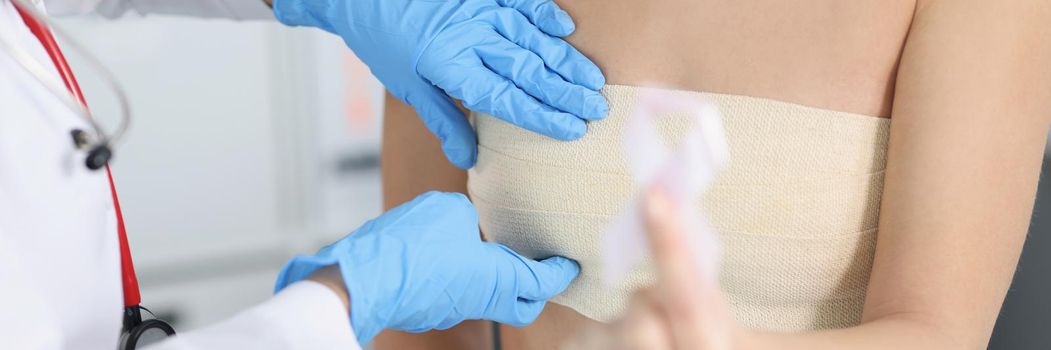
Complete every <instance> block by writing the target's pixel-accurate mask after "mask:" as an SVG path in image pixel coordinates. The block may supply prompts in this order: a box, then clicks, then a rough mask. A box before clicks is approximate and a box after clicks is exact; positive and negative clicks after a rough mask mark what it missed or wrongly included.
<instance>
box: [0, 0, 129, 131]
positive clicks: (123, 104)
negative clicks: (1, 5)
mask: <svg viewBox="0 0 1051 350" xmlns="http://www.w3.org/2000/svg"><path fill="white" fill-rule="evenodd" d="M11 2H12V4H13V5H15V8H16V9H18V10H19V12H20V13H21V14H23V15H24V16H29V17H30V18H32V20H33V21H35V22H36V23H38V24H39V26H38V28H36V29H35V30H43V31H49V32H50V33H54V35H55V36H56V37H58V38H60V39H62V41H63V45H65V46H67V47H71V48H73V50H74V51H77V52H80V53H81V55H82V59H83V60H84V61H85V62H86V63H87V64H88V65H89V66H91V67H92V68H93V69H94V70H95V71H97V72H98V74H99V76H100V77H101V78H102V81H103V82H105V83H106V85H108V86H109V87H110V89H112V90H113V92H114V95H115V97H116V99H117V105H118V107H119V111H120V122H119V124H118V125H117V128H116V129H115V130H114V131H113V133H106V132H105V131H104V129H103V128H102V126H101V125H100V124H99V122H98V121H97V120H96V119H95V118H93V115H92V113H91V112H90V111H89V110H88V108H87V105H86V104H84V103H82V102H81V101H83V95H81V94H80V91H79V89H76V88H74V87H72V86H69V84H64V83H63V82H62V81H58V80H56V79H53V75H52V74H51V71H50V69H49V68H47V67H45V66H44V65H43V64H42V63H41V62H39V61H37V60H36V59H35V58H34V57H33V56H32V55H31V54H30V53H29V52H27V51H26V50H22V49H19V48H18V47H16V46H15V45H13V44H11V43H10V42H9V41H7V40H5V38H4V36H3V35H0V49H3V50H4V51H5V52H7V53H8V54H9V55H10V56H11V57H12V58H14V60H15V62H17V63H18V64H19V65H21V66H22V67H23V68H24V69H25V70H26V71H27V72H29V73H30V74H32V75H33V76H34V77H35V78H36V79H37V80H38V81H40V83H41V84H42V85H44V87H46V88H47V89H48V90H49V91H50V92H51V94H53V95H55V97H57V98H58V99H59V100H60V101H62V103H63V104H64V105H66V107H67V108H69V110H70V111H72V112H73V113H76V114H77V115H78V116H80V117H81V118H82V119H83V120H84V121H86V122H87V123H88V124H89V125H90V126H91V128H92V129H94V131H95V135H96V137H97V138H98V140H96V143H101V144H108V145H110V146H111V147H112V146H113V145H114V144H116V143H117V142H119V141H121V140H123V138H124V136H125V134H127V132H128V128H129V127H130V126H131V104H130V103H129V102H128V96H127V93H126V92H125V91H124V88H123V87H122V86H121V85H120V83H119V82H118V81H117V78H116V76H115V75H114V74H113V72H112V71H110V70H109V69H108V68H106V66H105V65H104V64H102V62H101V61H100V60H99V59H98V58H97V57H95V56H94V55H91V54H90V53H89V51H87V50H86V49H84V47H83V46H81V45H80V43H78V42H77V41H76V40H73V39H72V38H71V37H70V36H69V35H67V34H66V33H65V32H64V31H62V30H61V29H60V28H58V27H56V26H54V25H53V22H52V21H51V19H50V18H48V17H47V16H46V15H44V14H43V13H41V12H40V11H39V10H37V8H36V6H33V5H32V4H30V3H28V2H26V1H25V0H11ZM30 29H31V30H33V29H34V28H32V27H31V28H30ZM48 37H50V35H48ZM53 40H54V39H53V38H52V41H53ZM41 45H45V46H47V45H49V44H48V43H45V42H43V41H42V42H41ZM51 45H57V44H55V43H53V42H52V43H51ZM53 59H54V58H53ZM54 63H56V64H55V68H57V69H59V74H60V75H61V76H62V77H63V80H64V81H69V80H70V79H69V78H68V77H71V76H72V72H70V71H69V67H68V65H62V64H58V62H54Z"/></svg>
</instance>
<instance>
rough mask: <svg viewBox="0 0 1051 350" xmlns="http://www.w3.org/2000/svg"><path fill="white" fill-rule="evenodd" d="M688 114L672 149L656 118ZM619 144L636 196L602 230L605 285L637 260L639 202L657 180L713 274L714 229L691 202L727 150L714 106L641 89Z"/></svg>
mask: <svg viewBox="0 0 1051 350" xmlns="http://www.w3.org/2000/svg"><path fill="white" fill-rule="evenodd" d="M677 112H678V113H688V115H689V116H690V117H691V118H692V119H693V120H692V122H691V123H689V124H690V130H688V131H687V133H686V134H685V138H684V139H682V140H681V141H680V142H679V144H678V146H677V147H675V148H674V149H671V148H670V147H666V146H664V143H663V142H662V140H661V138H660V135H659V132H658V130H657V124H658V123H657V118H662V117H665V116H666V115H668V114H669V113H677ZM624 147H625V153H626V154H627V160H628V164H629V166H630V168H631V171H632V174H633V177H634V181H635V188H637V189H639V190H640V191H641V192H639V195H637V196H636V198H634V199H633V200H632V201H631V202H630V203H629V204H628V206H627V208H625V209H624V211H623V212H621V213H620V214H619V215H618V216H617V217H616V218H614V219H613V221H612V222H611V224H610V226H609V227H608V228H607V229H606V231H605V233H604V235H603V239H602V260H603V261H602V263H603V281H604V283H605V285H606V286H607V287H613V286H616V285H619V284H620V283H621V282H623V279H624V278H625V277H626V276H627V274H628V273H629V272H630V271H631V270H632V269H633V268H634V267H635V265H637V264H638V263H639V261H640V260H642V258H643V256H645V253H646V249H647V247H648V246H649V245H648V243H647V242H646V234H645V230H646V226H645V218H644V217H643V215H644V214H643V212H642V208H643V207H642V205H643V203H644V200H645V198H643V195H644V194H645V191H646V190H647V189H649V188H650V187H651V186H652V185H655V184H660V185H662V186H663V187H664V189H665V190H666V191H667V192H668V193H667V194H668V196H669V197H670V199H671V200H672V201H674V204H675V205H678V207H679V208H682V210H681V211H680V212H681V213H682V217H681V218H679V219H680V220H683V222H682V225H679V227H682V228H684V229H686V230H689V232H688V234H687V235H686V236H687V238H688V243H689V244H691V245H692V247H691V248H692V249H691V250H692V251H693V252H695V256H696V257H697V260H698V261H697V264H698V267H699V271H700V272H701V273H703V274H704V275H705V276H707V277H710V278H714V276H718V275H717V273H718V266H719V265H718V264H719V245H718V239H717V238H716V236H715V230H714V229H713V228H712V227H711V225H710V224H709V223H708V221H707V220H706V219H705V217H704V215H703V214H702V212H701V211H700V210H696V209H695V207H694V204H695V203H696V201H697V200H698V198H700V197H699V195H700V194H701V193H703V192H704V191H705V190H707V189H708V188H709V187H710V186H711V184H712V182H714V181H715V177H716V175H717V174H718V172H719V170H720V169H721V168H722V167H723V165H724V164H725V163H726V158H727V155H728V151H727V144H726V136H725V132H724V130H723V125H722V120H721V118H720V116H719V111H718V109H717V108H716V107H715V106H714V105H712V104H710V103H707V102H704V101H702V100H700V99H698V98H696V97H694V98H690V97H686V96H683V95H681V93H680V94H675V93H671V92H666V91H660V90H655V89H643V90H641V91H640V93H639V96H638V103H637V104H636V109H635V111H634V112H633V113H632V115H631V117H630V119H629V120H628V121H627V126H626V128H625V135H624Z"/></svg>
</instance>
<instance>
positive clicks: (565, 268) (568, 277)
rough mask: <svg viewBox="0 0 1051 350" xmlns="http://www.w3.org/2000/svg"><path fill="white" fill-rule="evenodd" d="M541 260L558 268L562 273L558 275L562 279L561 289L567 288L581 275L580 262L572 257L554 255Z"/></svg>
mask: <svg viewBox="0 0 1051 350" xmlns="http://www.w3.org/2000/svg"><path fill="white" fill-rule="evenodd" d="M541 262H542V263H544V264H547V265H551V266H553V267H555V268H557V271H559V272H560V275H559V276H558V278H560V279H561V281H560V282H561V283H560V289H565V288H566V287H568V286H569V283H570V282H573V280H575V279H576V278H577V276H579V275H580V264H578V263H577V262H576V261H574V260H572V259H569V258H565V257H561V256H553V257H550V258H547V259H544V260H543V261H541Z"/></svg>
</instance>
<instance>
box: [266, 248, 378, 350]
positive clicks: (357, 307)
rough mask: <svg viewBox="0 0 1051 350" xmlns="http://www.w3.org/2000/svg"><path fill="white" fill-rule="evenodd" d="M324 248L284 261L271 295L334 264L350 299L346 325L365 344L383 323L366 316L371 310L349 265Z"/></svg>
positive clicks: (359, 341) (360, 342)
mask: <svg viewBox="0 0 1051 350" xmlns="http://www.w3.org/2000/svg"><path fill="white" fill-rule="evenodd" d="M326 250H327V249H323V250H322V251H321V252H319V253H318V255H314V256H307V255H300V256H296V257H295V258H293V259H292V260H290V261H289V262H288V263H286V264H285V266H284V267H283V268H282V269H281V272H280V273H279V274H278V275H277V281H276V283H275V285H274V294H277V293H278V292H280V291H281V290H283V289H285V288H286V287H288V286H289V285H291V284H293V283H296V282H299V281H301V280H303V279H305V278H307V276H310V274H312V273H314V271H317V270H320V269H321V268H323V267H326V266H329V265H333V264H338V265H339V271H340V275H342V276H343V284H344V285H345V286H346V287H347V297H348V298H349V299H350V319H349V321H350V325H351V327H352V328H353V329H354V335H355V336H356V337H357V340H358V343H359V344H367V343H368V342H369V341H371V340H372V338H374V337H375V336H376V335H378V334H379V333H380V332H381V331H382V330H383V328H384V326H383V325H381V324H379V322H377V321H376V320H369V319H368V317H367V316H368V315H369V314H370V313H371V310H370V307H369V306H370V301H369V300H368V297H367V296H366V295H365V294H366V293H362V291H361V287H360V285H359V284H358V283H352V282H353V281H355V280H354V279H353V278H352V276H351V275H352V270H353V268H352V267H351V266H350V264H349V263H346V262H345V261H343V260H342V259H339V258H337V257H335V256H333V255H327V254H324V253H325V252H326Z"/></svg>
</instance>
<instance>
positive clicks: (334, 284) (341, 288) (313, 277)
mask: <svg viewBox="0 0 1051 350" xmlns="http://www.w3.org/2000/svg"><path fill="white" fill-rule="evenodd" d="M306 280H308V281H314V282H317V283H320V284H321V285H323V286H325V287H328V288H329V289H331V290H332V292H334V293H336V296H338V297H339V300H340V301H342V302H343V307H344V308H345V309H346V310H347V315H348V316H349V315H350V293H349V292H347V285H346V284H345V283H344V282H343V275H342V274H341V273H340V271H339V265H329V266H325V267H322V268H320V269H318V270H317V271H314V273H311V274H310V276H307V278H306Z"/></svg>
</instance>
